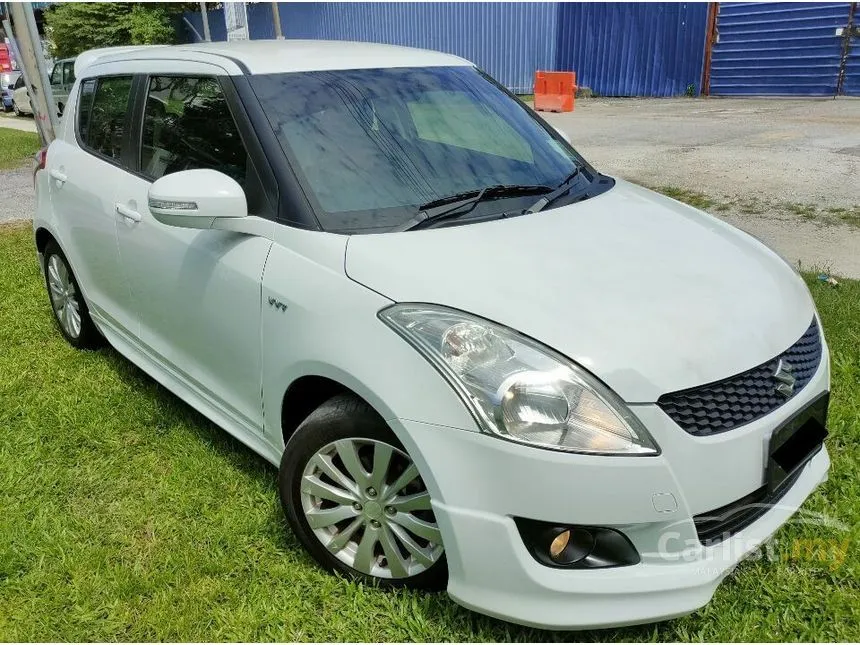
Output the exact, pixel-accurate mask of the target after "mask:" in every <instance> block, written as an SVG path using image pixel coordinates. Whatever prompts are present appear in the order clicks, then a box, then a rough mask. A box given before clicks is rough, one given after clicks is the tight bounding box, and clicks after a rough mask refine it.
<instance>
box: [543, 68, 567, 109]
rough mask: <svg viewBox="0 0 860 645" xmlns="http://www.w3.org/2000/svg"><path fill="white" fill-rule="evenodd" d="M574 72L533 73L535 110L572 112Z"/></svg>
mask: <svg viewBox="0 0 860 645" xmlns="http://www.w3.org/2000/svg"><path fill="white" fill-rule="evenodd" d="M575 95H576V72H535V110H541V111H544V112H573V105H574V96H575Z"/></svg>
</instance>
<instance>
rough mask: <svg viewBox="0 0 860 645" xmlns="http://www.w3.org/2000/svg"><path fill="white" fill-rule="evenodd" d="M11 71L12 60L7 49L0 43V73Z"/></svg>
mask: <svg viewBox="0 0 860 645" xmlns="http://www.w3.org/2000/svg"><path fill="white" fill-rule="evenodd" d="M11 71H12V59H11V57H10V56H9V47H8V46H6V45H5V44H3V43H0V72H11Z"/></svg>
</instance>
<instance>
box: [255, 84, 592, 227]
mask: <svg viewBox="0 0 860 645" xmlns="http://www.w3.org/2000/svg"><path fill="white" fill-rule="evenodd" d="M250 80H251V83H252V85H253V87H254V90H255V92H256V94H257V96H258V97H259V99H260V101H261V102H262V105H263V109H264V110H265V112H266V114H267V116H268V118H269V120H270V122H271V125H272V128H273V129H274V131H275V134H276V135H277V137H278V139H279V140H280V143H281V145H282V146H283V148H284V150H285V151H286V153H287V154H288V156H290V157H291V158H292V159H293V161H294V162H296V163H297V164H298V166H299V168H300V175H301V177H300V178H301V179H302V180H303V182H304V184H305V187H306V189H309V192H310V193H311V196H312V199H314V200H315V201H316V203H315V204H314V206H315V208H316V209H317V213H318V216H319V218H320V221H321V223H322V225H323V227H324V228H325V229H326V230H332V231H352V232H373V231H384V230H387V229H390V228H392V227H396V226H398V225H399V224H402V223H404V222H406V221H407V220H409V219H410V218H412V217H414V216H415V214H416V213H417V212H418V210H419V209H420V206H421V205H423V204H426V203H428V202H432V201H434V200H437V199H440V198H445V197H448V196H450V195H455V194H458V193H462V192H465V191H470V190H480V189H481V188H485V187H487V186H495V185H499V184H504V185H508V184H515V185H535V184H538V185H546V186H548V187H554V186H556V185H558V184H559V182H561V181H562V180H563V179H564V178H565V177H567V176H568V175H569V174H570V173H571V172H572V171H573V170H574V169H575V168H576V165H577V164H578V163H579V159H578V158H577V157H576V156H575V154H574V153H572V152H571V151H570V150H569V149H568V148H567V147H565V146H564V145H562V144H560V143H559V142H557V141H556V140H555V139H554V138H553V137H552V136H551V135H550V134H549V133H548V132H547V131H546V130H545V129H544V127H543V126H542V125H541V124H540V123H539V122H538V121H537V120H536V119H535V118H534V117H533V116H532V115H531V114H530V113H529V112H528V111H527V110H526V109H524V108H523V107H522V105H520V104H519V103H518V102H517V101H515V100H514V99H512V98H511V97H510V96H509V95H507V94H506V93H504V92H503V91H502V90H501V89H499V88H498V87H497V86H496V85H495V84H493V83H492V82H491V81H489V80H488V79H487V78H486V77H484V76H483V75H482V74H481V73H480V72H478V71H477V70H476V69H474V68H472V67H429V68H394V69H362V70H346V71H323V72H301V73H288V74H268V75H255V76H251V77H250ZM531 201H534V198H532V200H531ZM482 208H483V209H492V208H495V209H496V210H497V211H499V212H501V211H502V210H503V209H504V208H505V205H504V203H503V202H491V203H487V204H486V205H484V206H482Z"/></svg>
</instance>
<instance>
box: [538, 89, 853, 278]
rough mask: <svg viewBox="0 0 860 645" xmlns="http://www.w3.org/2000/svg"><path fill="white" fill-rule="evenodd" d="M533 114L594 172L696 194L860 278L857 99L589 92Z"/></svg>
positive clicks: (755, 230)
mask: <svg viewBox="0 0 860 645" xmlns="http://www.w3.org/2000/svg"><path fill="white" fill-rule="evenodd" d="M542 115H543V116H544V117H545V118H546V119H547V120H548V121H549V122H550V123H552V124H553V125H555V126H557V127H560V128H561V129H562V130H564V131H565V132H567V133H568V134H569V135H570V138H571V140H572V141H573V144H574V146H575V147H576V148H577V150H579V152H580V153H582V154H583V156H585V158H586V159H588V160H589V161H590V162H591V163H592V164H593V165H595V166H596V167H597V168H598V169H600V170H601V171H603V172H606V173H607V174H611V175H615V176H619V177H623V178H625V179H629V180H631V181H635V182H637V183H641V184H645V185H647V186H653V187H670V188H677V189H682V190H684V191H690V192H692V193H695V194H698V195H700V196H702V197H703V198H706V199H707V201H710V202H713V203H712V204H711V205H710V206H709V207H706V210H708V211H710V212H711V213H713V214H714V215H717V216H718V217H721V218H723V219H725V220H727V221H729V222H731V223H732V224H734V225H736V226H739V227H740V228H743V229H745V230H747V231H748V232H750V233H752V234H754V235H757V236H758V237H760V238H761V239H763V240H764V241H765V242H766V243H767V244H769V245H770V246H772V247H774V248H775V249H776V250H777V251H779V252H780V253H782V254H783V255H784V256H785V257H787V258H788V259H789V260H791V261H792V262H797V261H800V262H801V264H802V266H805V267H808V268H811V267H816V268H827V269H829V270H830V271H832V272H834V273H836V274H839V275H844V276H846V277H853V278H860V100H857V99H838V100H833V99H796V100H789V99H717V98H713V99H688V98H678V99H587V100H580V101H577V103H576V109H575V111H574V112H570V113H565V114H552V113H542ZM847 222H851V223H850V224H849V223H847Z"/></svg>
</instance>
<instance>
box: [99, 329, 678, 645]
mask: <svg viewBox="0 0 860 645" xmlns="http://www.w3.org/2000/svg"><path fill="white" fill-rule="evenodd" d="M98 353H99V354H100V355H101V356H102V357H103V358H104V359H105V361H106V363H107V365H108V366H109V368H110V369H111V371H113V372H114V374H115V375H116V377H117V378H118V379H120V380H122V381H123V382H124V383H126V384H127V385H128V386H129V387H130V388H132V389H133V390H134V391H135V392H137V393H139V394H145V395H146V396H148V397H151V398H152V399H153V400H157V401H158V403H159V404H160V405H166V406H169V411H170V412H171V413H174V414H176V415H177V417H178V418H179V419H181V420H182V421H184V422H185V423H184V424H183V427H184V428H186V429H188V430H189V431H190V432H191V434H192V436H193V438H194V439H195V440H197V441H200V442H202V443H203V444H204V445H205V446H206V447H207V448H208V449H210V450H211V451H212V452H214V453H215V454H216V455H217V456H218V457H220V458H221V459H223V460H224V461H225V462H227V463H228V464H230V465H231V466H232V467H234V468H236V469H238V470H240V471H242V472H244V473H245V474H247V475H249V476H251V477H255V478H261V479H262V480H263V481H265V482H266V484H267V486H268V488H269V489H270V490H271V494H272V496H273V498H274V499H277V496H278V486H277V475H278V473H277V469H276V468H275V467H274V466H273V465H272V464H270V463H269V462H268V461H266V460H265V459H263V458H262V457H261V456H259V455H258V454H257V453H255V452H254V451H253V450H251V449H250V448H248V447H247V446H245V445H244V444H243V443H241V442H240V441H239V440H237V439H234V438H233V437H232V436H231V435H230V434H229V433H228V432H227V431H226V430H224V429H222V428H221V427H220V426H218V425H217V424H215V423H214V422H212V421H210V420H209V419H208V418H206V417H205V416H204V415H202V414H201V413H200V412H198V411H197V410H195V409H194V408H192V407H191V406H190V405H188V404H186V403H185V402H184V401H182V400H181V399H180V398H179V397H177V396H176V395H175V394H173V393H172V392H170V390H168V389H167V388H165V387H164V386H162V385H161V384H160V383H158V382H157V381H156V380H155V379H153V378H152V377H151V376H149V375H148V374H147V373H146V372H144V371H143V370H142V369H140V368H139V367H137V366H136V365H135V364H133V363H132V362H131V361H129V360H128V359H126V358H125V357H124V356H123V355H122V354H120V353H119V352H118V351H116V350H115V349H114V348H113V347H110V346H107V347H104V348H103V349H100V350H98ZM277 508H278V510H277V515H278V517H277V519H276V521H274V522H273V523H272V526H273V527H277V530H276V531H273V532H272V534H271V538H272V539H273V540H276V541H277V542H278V545H277V546H278V547H279V548H281V549H283V550H285V551H286V550H288V551H290V552H292V553H293V554H294V555H298V556H299V557H300V560H301V561H302V562H303V563H305V564H307V566H309V567H315V566H317V565H316V561H315V560H313V558H312V557H311V556H310V554H308V553H307V551H306V550H305V549H304V548H303V547H302V546H301V545H300V544H299V542H298V540H297V539H296V538H295V536H294V535H293V533H292V531H291V530H290V528H289V526H288V524H287V521H286V518H285V517H284V514H283V511H282V510H281V509H280V504H279V503H278V505H277ZM273 519H274V518H273ZM338 577H340V576H338ZM342 579H343V583H344V584H347V585H354V584H363V585H364V587H365V588H366V589H370V590H372V591H373V593H380V594H396V595H408V594H410V593H411V592H406V591H402V590H393V589H386V588H382V587H378V586H376V585H372V584H365V583H356V582H354V581H350V580H347V579H346V578H342ZM420 593H422V594H426V595H428V596H433V597H434V601H433V602H431V603H429V605H427V607H428V609H429V611H428V613H427V618H431V619H432V618H433V617H434V614H435V615H436V617H437V618H439V619H442V618H444V619H445V622H447V623H449V624H453V625H457V626H458V629H460V630H462V631H464V632H467V633H469V634H471V635H473V636H474V638H475V639H478V638H481V639H483V638H486V637H491V638H492V639H493V640H506V641H518V642H570V641H580V642H605V641H607V640H613V641H622V642H624V641H655V640H660V633H661V632H662V631H671V630H666V629H665V628H666V627H668V626H669V625H670V624H671V622H672V621H666V622H662V623H651V624H647V625H637V626H632V627H620V628H607V629H593V630H583V631H550V630H543V629H538V628H533V627H524V626H521V625H515V624H512V623H508V622H506V621H503V620H500V619H497V618H492V617H490V616H485V615H483V614H479V613H478V612H474V611H472V610H470V609H466V608H465V607H461V606H460V605H458V604H456V603H455V602H454V601H453V600H449V599H446V598H445V597H444V595H443V593H442V592H435V593H434V592H420ZM436 600H439V601H440V602H436Z"/></svg>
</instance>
